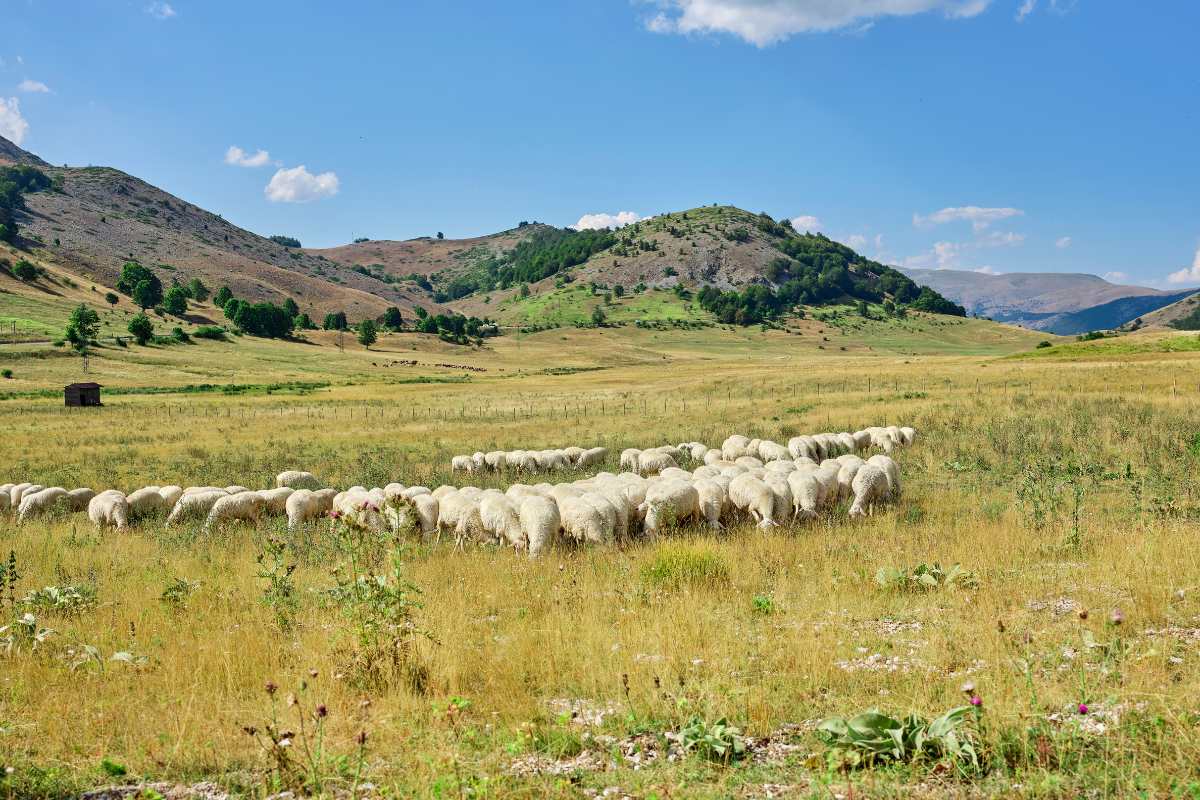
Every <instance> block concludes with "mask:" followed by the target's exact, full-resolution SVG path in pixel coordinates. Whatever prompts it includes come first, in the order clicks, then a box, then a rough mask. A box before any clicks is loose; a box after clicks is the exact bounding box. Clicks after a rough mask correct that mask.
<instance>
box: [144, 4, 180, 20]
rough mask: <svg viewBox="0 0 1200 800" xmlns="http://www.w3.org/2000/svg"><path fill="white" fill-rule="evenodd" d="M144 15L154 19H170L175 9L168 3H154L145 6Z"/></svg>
mask: <svg viewBox="0 0 1200 800" xmlns="http://www.w3.org/2000/svg"><path fill="white" fill-rule="evenodd" d="M146 13H147V14H149V15H150V16H152V17H154V18H155V19H170V18H171V17H173V16H175V9H174V8H172V7H171V4H170V3H166V2H154V3H151V4H150V5H148V6H146Z"/></svg>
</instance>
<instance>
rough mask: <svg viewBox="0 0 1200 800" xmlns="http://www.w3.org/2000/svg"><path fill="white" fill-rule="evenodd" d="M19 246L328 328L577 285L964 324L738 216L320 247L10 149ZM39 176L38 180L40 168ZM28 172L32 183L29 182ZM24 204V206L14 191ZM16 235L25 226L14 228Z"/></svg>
mask: <svg viewBox="0 0 1200 800" xmlns="http://www.w3.org/2000/svg"><path fill="white" fill-rule="evenodd" d="M0 164H8V165H19V166H21V167H22V168H23V169H21V170H10V174H11V175H12V176H14V178H13V180H17V179H18V178H19V179H20V180H21V181H23V182H24V184H23V185H24V187H25V188H19V187H17V186H16V184H15V183H12V182H11V181H10V182H9V184H8V186H9V189H8V190H7V191H8V196H9V201H8V202H9V206H8V213H9V214H10V222H11V221H14V220H15V223H16V225H17V228H18V230H19V241H18V244H19V245H20V246H21V247H25V248H27V249H28V250H29V251H31V252H33V253H34V254H36V256H37V257H38V258H39V259H41V260H43V261H44V262H47V263H51V264H55V265H58V266H60V267H61V268H62V269H64V270H66V271H67V272H69V273H71V274H74V275H77V276H81V277H83V278H84V279H86V280H90V281H94V282H95V283H96V284H102V285H105V286H110V287H111V286H114V285H115V284H116V282H117V278H118V276H119V275H120V272H121V268H122V265H123V264H125V263H126V262H127V261H131V260H134V261H137V262H139V263H141V264H142V265H143V266H145V267H147V268H148V269H151V270H153V271H154V272H155V273H156V274H157V275H158V277H159V279H160V280H161V281H162V282H163V284H164V285H165V286H169V285H171V284H172V283H175V282H178V283H181V284H186V283H187V282H188V281H190V280H191V279H192V278H197V277H198V278H200V279H201V280H202V281H203V282H204V283H205V284H207V285H208V286H209V288H210V289H212V290H215V289H217V288H218V287H220V286H226V285H227V286H229V287H230V289H231V290H232V291H233V293H234V295H235V296H237V297H238V298H240V299H243V300H247V301H250V302H257V301H272V302H275V303H282V301H283V300H284V299H285V298H289V297H290V298H292V299H294V300H295V301H296V302H297V303H298V304H299V306H300V308H301V310H303V311H306V312H308V313H309V316H311V317H313V318H314V319H319V318H320V317H321V316H322V315H323V314H324V313H326V312H330V311H345V312H346V313H347V315H348V317H349V318H350V319H351V320H352V321H356V320H359V319H363V318H366V317H378V316H380V315H381V314H382V313H383V311H384V310H385V309H386V308H387V307H389V306H398V307H399V308H400V309H401V311H402V313H403V314H404V316H405V317H407V318H410V319H411V318H412V312H413V311H414V309H415V308H416V307H418V306H420V307H422V308H424V309H425V310H427V311H430V312H435V313H437V312H442V311H445V310H447V309H454V310H460V311H464V312H467V313H472V314H478V315H479V316H487V315H488V311H489V306H490V304H491V302H492V299H493V297H492V296H493V295H499V296H500V298H501V299H503V298H505V297H509V298H511V297H512V296H513V295H516V294H518V293H519V294H520V296H521V297H522V298H524V297H527V296H530V295H535V296H536V295H541V294H547V293H551V292H554V291H556V290H557V289H558V288H559V287H561V286H562V285H565V284H566V283H572V282H578V283H579V284H582V285H593V286H596V287H605V288H606V289H607V288H611V290H612V291H613V292H614V293H615V294H616V295H617V296H618V297H619V296H621V295H622V294H624V293H625V292H629V293H632V294H641V293H642V292H645V291H648V290H655V289H658V290H668V291H670V290H674V291H675V292H676V293H677V294H678V295H679V296H685V295H686V296H690V294H691V293H695V294H696V296H697V299H698V301H699V304H700V306H701V307H702V309H703V311H704V312H705V313H711V314H713V315H715V317H716V318H717V319H719V320H720V321H722V322H727V323H738V324H744V325H748V324H756V323H759V322H763V321H765V320H767V319H769V318H773V317H776V316H779V315H780V314H782V313H785V312H787V311H788V310H789V309H791V308H792V307H794V306H796V305H809V306H820V305H830V304H835V303H837V304H842V303H856V302H862V301H865V302H867V303H875V304H880V303H884V302H885V301H890V302H894V303H896V304H898V305H905V306H909V307H911V308H913V309H915V310H923V311H929V312H934V313H947V314H956V315H964V314H965V311H964V310H963V309H962V308H961V307H959V306H956V305H955V304H953V303H951V302H949V301H947V300H946V299H945V298H944V297H942V296H941V295H940V294H938V293H937V292H936V291H933V290H930V289H928V288H924V287H921V286H918V285H917V284H916V283H915V282H913V281H912V280H911V279H910V278H908V277H907V276H905V275H903V274H902V273H900V272H898V271H897V270H895V269H892V268H891V267H888V266H885V265H883V264H879V263H877V262H874V261H871V260H869V259H866V258H864V257H862V256H861V255H859V254H858V253H856V252H854V251H853V250H851V249H850V248H848V247H846V246H844V245H841V244H839V243H837V242H834V241H832V240H830V239H828V238H826V237H824V236H822V235H820V234H817V235H810V234H801V233H798V232H797V231H795V230H793V229H792V226H791V224H790V223H789V222H787V221H782V222H777V221H775V220H774V219H772V218H771V217H770V216H768V215H766V214H752V213H750V212H747V211H744V210H742V209H738V208H734V207H732V206H715V205H714V206H706V207H703V208H694V209H689V210H687V211H682V212H674V213H668V214H662V215H659V216H655V217H652V218H649V219H645V220H642V221H639V222H637V223H635V224H633V225H629V226H627V227H624V228H621V229H620V230H616V231H610V230H599V231H594V230H585V231H575V230H571V229H566V228H555V227H552V226H549V225H543V224H539V223H536V222H534V223H521V224H520V225H519V226H517V227H516V228H513V229H510V230H507V231H502V232H500V233H497V234H493V235H490V236H482V237H477V238H473V239H464V240H459V241H453V240H446V239H442V238H440V234H439V237H438V238H430V237H422V238H419V239H412V240H408V241H386V240H385V241H370V240H359V241H356V242H354V243H352V244H349V245H345V246H342V247H335V248H328V249H305V248H302V247H300V242H298V241H296V240H294V239H289V238H287V237H284V236H276V237H270V238H266V237H264V236H260V235H258V234H256V233H252V232H251V231H248V230H245V229H243V228H240V227H238V226H236V225H234V224H232V223H230V222H228V221H226V220H225V219H223V218H222V217H221V216H219V215H217V214H213V213H211V212H209V211H206V210H205V209H202V208H200V207H198V206H196V205H193V204H191V203H189V202H187V201H186V200H182V199H180V198H178V197H176V196H174V195H172V194H170V193H169V192H166V191H164V190H162V189H160V188H158V187H155V186H152V185H150V184H149V183H146V182H145V181H143V180H140V179H139V178H137V177H134V176H132V175H129V174H127V173H125V172H122V171H120V170H117V169H113V168H109V167H82V168H79V167H55V166H53V165H50V164H48V163H46V162H44V161H42V160H41V159H39V158H38V157H37V156H34V155H33V154H31V153H28V152H26V151H24V150H22V149H21V148H19V147H17V146H16V145H15V144H13V143H12V142H9V141H7V140H4V139H0ZM26 168H33V169H32V170H31V169H26ZM21 176H24V177H21ZM14 192H15V194H14ZM9 231H10V233H11V226H9Z"/></svg>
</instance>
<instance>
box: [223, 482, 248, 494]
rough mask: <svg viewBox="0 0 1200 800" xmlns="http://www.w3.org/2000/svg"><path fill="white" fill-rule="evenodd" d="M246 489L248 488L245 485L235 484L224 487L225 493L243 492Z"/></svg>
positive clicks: (246, 490)
mask: <svg viewBox="0 0 1200 800" xmlns="http://www.w3.org/2000/svg"><path fill="white" fill-rule="evenodd" d="M248 491H250V490H249V489H247V488H246V487H245V486H238V485H237V484H234V485H233V486H226V487H225V494H245V493H246V492H248Z"/></svg>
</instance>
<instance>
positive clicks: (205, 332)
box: [192, 325, 225, 342]
mask: <svg viewBox="0 0 1200 800" xmlns="http://www.w3.org/2000/svg"><path fill="white" fill-rule="evenodd" d="M192 335H193V336H195V337H196V338H197V339H213V340H215V341H218V342H223V341H225V329H224V328H221V327H219V326H217V325H201V326H200V327H199V328H196V330H195V331H193V332H192Z"/></svg>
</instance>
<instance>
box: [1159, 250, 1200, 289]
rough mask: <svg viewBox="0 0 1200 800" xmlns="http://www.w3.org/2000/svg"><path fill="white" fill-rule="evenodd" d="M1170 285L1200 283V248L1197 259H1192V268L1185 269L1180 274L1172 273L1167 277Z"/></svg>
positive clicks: (1197, 251)
mask: <svg viewBox="0 0 1200 800" xmlns="http://www.w3.org/2000/svg"><path fill="white" fill-rule="evenodd" d="M1167 282H1168V283H1200V248H1198V249H1197V250H1196V257H1195V258H1194V259H1192V266H1191V267H1190V268H1189V267H1185V268H1184V269H1181V270H1179V271H1178V272H1172V273H1171V274H1170V275H1168V276H1167Z"/></svg>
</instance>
